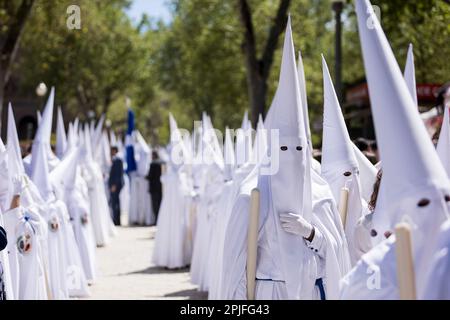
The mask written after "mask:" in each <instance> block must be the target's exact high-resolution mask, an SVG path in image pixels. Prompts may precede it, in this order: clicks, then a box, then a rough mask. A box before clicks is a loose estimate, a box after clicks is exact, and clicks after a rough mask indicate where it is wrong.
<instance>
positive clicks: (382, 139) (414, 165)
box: [356, 0, 449, 204]
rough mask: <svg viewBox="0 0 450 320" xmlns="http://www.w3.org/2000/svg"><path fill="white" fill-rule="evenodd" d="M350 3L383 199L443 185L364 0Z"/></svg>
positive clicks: (424, 134)
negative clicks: (383, 183) (369, 23)
mask: <svg viewBox="0 0 450 320" xmlns="http://www.w3.org/2000/svg"><path fill="white" fill-rule="evenodd" d="M356 8H357V12H358V19H359V32H360V37H361V43H362V49H363V54H364V63H365V69H366V75H367V79H368V85H369V92H370V99H371V104H372V114H373V118H374V122H375V127H376V134H377V141H378V146H379V150H380V156H381V159H382V163H383V180H385V181H386V185H387V186H388V188H389V190H390V191H389V192H387V194H388V196H389V199H388V201H387V202H388V203H392V204H394V203H398V202H399V201H400V200H401V199H403V198H405V197H408V196H410V195H412V194H414V193H416V192H417V191H418V190H420V189H422V188H428V187H432V188H436V187H441V188H445V189H446V188H448V186H449V185H448V181H447V178H446V175H443V174H442V173H443V172H444V170H443V167H442V165H441V164H440V161H439V160H438V157H437V154H436V152H435V150H434V148H433V145H432V143H431V141H430V139H429V137H428V134H427V131H426V129H425V126H424V124H423V122H422V121H421V120H420V116H419V113H418V111H417V107H416V106H415V103H414V101H413V99H412V97H411V94H410V92H409V90H408V87H407V85H406V82H405V81H404V79H403V77H402V74H401V71H400V69H399V66H398V64H397V62H396V60H395V57H394V54H393V53H392V49H391V47H390V45H389V42H388V40H387V39H386V36H385V34H384V32H383V30H382V28H381V25H380V23H379V22H378V20H377V18H376V16H375V15H374V13H373V9H371V8H372V7H371V5H370V2H369V1H368V0H357V1H356ZM366 12H371V16H370V18H372V19H373V20H374V27H373V28H372V29H369V28H367V26H366V24H365V22H366V20H367V18H368V16H367V13H366ZM386 115H389V116H386ZM389 200H391V201H389Z"/></svg>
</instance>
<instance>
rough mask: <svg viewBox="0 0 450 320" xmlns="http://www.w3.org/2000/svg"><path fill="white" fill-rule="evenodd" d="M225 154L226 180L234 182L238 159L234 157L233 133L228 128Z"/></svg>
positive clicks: (226, 130)
mask: <svg viewBox="0 0 450 320" xmlns="http://www.w3.org/2000/svg"><path fill="white" fill-rule="evenodd" d="M223 154H224V162H225V169H224V178H225V180H232V179H233V174H234V169H235V165H236V159H235V155H234V147H233V140H232V139H231V131H230V129H228V127H227V128H226V129H225V146H224V149H223Z"/></svg>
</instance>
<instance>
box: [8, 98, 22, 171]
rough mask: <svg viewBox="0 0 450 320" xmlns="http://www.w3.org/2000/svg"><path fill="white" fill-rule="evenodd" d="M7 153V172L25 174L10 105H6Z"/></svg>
mask: <svg viewBox="0 0 450 320" xmlns="http://www.w3.org/2000/svg"><path fill="white" fill-rule="evenodd" d="M6 139H7V140H6V141H7V144H8V145H7V151H8V158H9V159H11V160H10V161H9V162H10V163H9V170H10V171H11V172H12V173H13V174H14V175H15V174H21V175H22V174H25V168H24V166H23V161H22V152H21V151H20V143H19V137H18V136H17V128H16V121H15V119H14V113H13V109H12V106H11V103H10V104H9V105H8V129H7V136H6Z"/></svg>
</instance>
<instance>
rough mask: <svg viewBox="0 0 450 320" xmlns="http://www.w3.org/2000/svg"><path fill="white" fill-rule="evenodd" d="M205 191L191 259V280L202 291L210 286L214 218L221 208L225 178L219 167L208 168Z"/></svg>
mask: <svg viewBox="0 0 450 320" xmlns="http://www.w3.org/2000/svg"><path fill="white" fill-rule="evenodd" d="M205 178H206V180H205V185H204V188H205V189H204V193H203V194H200V201H199V203H198V207H197V225H196V232H195V238H194V247H193V251H192V261H191V282H192V283H193V284H196V285H197V286H198V289H199V290H200V291H207V290H208V287H209V272H210V259H214V258H213V257H209V252H210V245H211V238H212V231H213V230H212V219H213V217H215V216H216V215H217V212H218V210H219V207H218V200H219V198H220V195H221V190H222V185H223V178H222V175H221V174H220V173H219V172H218V171H217V167H215V166H211V167H208V168H207V173H206V176H205Z"/></svg>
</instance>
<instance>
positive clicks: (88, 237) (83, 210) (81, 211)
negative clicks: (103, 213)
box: [67, 177, 96, 283]
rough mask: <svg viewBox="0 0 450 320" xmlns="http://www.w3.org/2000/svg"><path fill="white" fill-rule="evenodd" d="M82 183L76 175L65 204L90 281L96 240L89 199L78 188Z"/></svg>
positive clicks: (94, 277)
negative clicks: (74, 185)
mask: <svg viewBox="0 0 450 320" xmlns="http://www.w3.org/2000/svg"><path fill="white" fill-rule="evenodd" d="M82 183H84V181H83V180H82V178H81V177H77V186H76V187H75V188H74V189H72V190H71V191H69V192H68V196H67V204H68V210H69V215H70V218H71V222H72V226H73V230H74V234H75V239H76V242H77V245H78V249H79V252H80V258H81V262H82V266H83V271H84V274H85V275H86V278H87V281H89V282H91V283H92V282H94V281H95V279H96V256H95V246H96V242H95V237H94V231H93V229H92V218H91V215H90V211H89V210H90V206H89V199H86V198H85V197H84V196H83V193H82V191H81V190H80V189H81V188H82V186H81V185H80V184H82Z"/></svg>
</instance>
